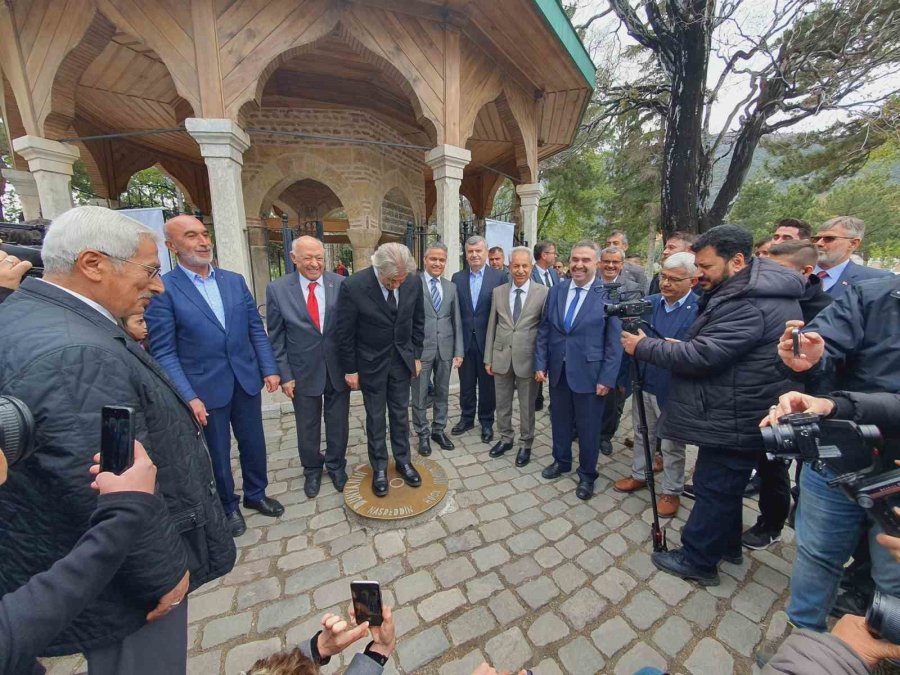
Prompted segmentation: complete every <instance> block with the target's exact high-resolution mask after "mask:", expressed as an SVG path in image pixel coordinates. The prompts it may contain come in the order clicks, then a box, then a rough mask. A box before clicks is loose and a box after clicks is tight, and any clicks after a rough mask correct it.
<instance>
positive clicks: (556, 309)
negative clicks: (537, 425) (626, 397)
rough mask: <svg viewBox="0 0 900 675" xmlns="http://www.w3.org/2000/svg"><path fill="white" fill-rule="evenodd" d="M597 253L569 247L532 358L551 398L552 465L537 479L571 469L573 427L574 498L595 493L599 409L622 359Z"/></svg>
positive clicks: (590, 245) (584, 244) (591, 247)
mask: <svg viewBox="0 0 900 675" xmlns="http://www.w3.org/2000/svg"><path fill="white" fill-rule="evenodd" d="M597 254H598V248H597V244H595V243H594V242H592V241H590V240H587V239H586V240H583V241H580V242H578V243H577V244H575V246H574V247H573V248H572V253H571V258H570V262H569V273H570V274H571V275H572V278H571V279H570V280H566V281H563V282H562V283H561V284H559V285H558V286H554V287H553V288H551V289H550V294H549V295H548V296H547V304H546V308H545V310H544V318H543V320H542V321H541V326H540V328H539V329H538V337H537V344H536V347H535V357H534V369H535V379H536V380H537V381H538V382H543V381H544V380H549V382H550V397H551V398H552V399H553V407H552V408H551V410H550V422H551V425H552V428H553V463H552V464H551V465H550V466H548V467H547V468H546V469H544V471H543V472H542V473H541V475H542V476H543V477H544V478H547V479H554V478H558V477H559V476H561V475H562V474H564V473H568V472H569V471H571V470H572V427H573V423H574V427H575V429H576V431H577V432H578V445H579V466H578V488H577V489H576V490H575V495H576V496H577V497H578V498H579V499H590V498H591V495H593V494H594V482H595V481H596V480H597V475H598V474H597V459H598V456H599V455H598V452H599V448H600V423H601V420H602V418H603V406H604V402H605V400H606V396H607V394H609V391H610V389H612V388H613V387H614V386H615V384H616V376H617V374H618V372H619V364H620V362H621V360H622V348H621V346H620V344H619V340H618V336H619V335H620V333H621V331H622V323H621V321H619V319H617V318H615V317H612V318H607V317H606V314H605V312H604V311H603V307H604V304H605V303H606V302H607V301H608V292H607V290H606V289H605V288H603V284H602V282H600V281H599V280H598V279H597V278H596V277H597Z"/></svg>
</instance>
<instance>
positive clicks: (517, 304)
mask: <svg viewBox="0 0 900 675" xmlns="http://www.w3.org/2000/svg"><path fill="white" fill-rule="evenodd" d="M521 313H522V289H521V288H517V289H516V299H515V300H514V301H513V323H518V322H519V315H520V314H521Z"/></svg>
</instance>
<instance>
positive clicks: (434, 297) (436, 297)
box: [431, 277, 441, 314]
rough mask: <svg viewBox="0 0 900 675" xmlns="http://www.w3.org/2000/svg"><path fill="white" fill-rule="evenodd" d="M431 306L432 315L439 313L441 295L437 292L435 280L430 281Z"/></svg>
mask: <svg viewBox="0 0 900 675" xmlns="http://www.w3.org/2000/svg"><path fill="white" fill-rule="evenodd" d="M431 305H432V306H433V307H434V313H435V314H437V313H438V312H440V311H441V294H440V291H438V286H437V279H435V278H433V277H432V279H431Z"/></svg>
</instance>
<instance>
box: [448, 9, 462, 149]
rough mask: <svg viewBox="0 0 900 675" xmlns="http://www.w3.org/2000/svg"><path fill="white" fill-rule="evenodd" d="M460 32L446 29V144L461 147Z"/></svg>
mask: <svg viewBox="0 0 900 675" xmlns="http://www.w3.org/2000/svg"><path fill="white" fill-rule="evenodd" d="M459 37H460V36H459V31H458V30H457V29H456V28H455V27H453V26H445V27H444V142H445V143H447V144H449V145H455V146H457V147H458V146H459V145H460V143H461V138H460V133H459V128H460V124H459V113H460V106H459V98H460V87H459V71H460V67H459V62H460V51H459V50H460V47H459Z"/></svg>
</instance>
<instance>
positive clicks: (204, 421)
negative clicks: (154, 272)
mask: <svg viewBox="0 0 900 675" xmlns="http://www.w3.org/2000/svg"><path fill="white" fill-rule="evenodd" d="M166 246H167V247H168V248H169V250H171V251H173V252H174V253H175V254H177V255H178V266H177V267H176V268H175V269H173V270H172V271H171V272H169V273H168V274H165V275H164V276H163V283H164V284H165V287H166V292H165V293H163V294H162V295H159V296H157V297H155V298H154V299H153V301H152V302H151V303H150V305H149V306H148V307H147V310H146V312H145V314H144V318H145V319H146V321H147V328H148V329H149V331H150V352H151V354H152V355H153V357H154V358H155V359H156V360H157V361H158V362H159V364H160V365H161V366H162V367H163V369H164V370H165V371H166V372H167V373H168V375H169V377H170V378H171V379H172V381H173V382H174V383H175V386H176V387H178V391H179V392H180V393H181V395H182V396H184V399H185V400H186V401H187V402H188V403H190V406H191V409H192V410H193V411H194V416H195V417H196V418H197V422H199V423H200V424H201V425H202V426H203V432H204V434H205V435H206V442H207V444H208V445H209V452H210V457H211V458H212V463H213V472H214V474H215V477H216V488H217V489H218V491H219V498H220V499H221V500H222V506H223V507H224V509H225V515H226V517H227V519H228V525H229V527H230V528H231V533H232V534H233V535H234V536H236V537H239V536H240V535H241V534H243V533H244V531H245V530H246V529H247V526H246V525H245V524H244V517H243V516H242V515H241V511H240V509H239V508H238V497H237V495H236V494H235V493H234V477H233V476H232V475H231V431H230V430H231V429H232V428H233V429H234V435H235V436H236V437H237V441H238V453H239V455H240V460H241V474H242V475H243V478H244V507H245V508H248V509H254V510H256V511H259V512H260V513H262V514H263V515H265V516H272V517H277V516H280V515H281V514H282V513H284V507H283V506H282V505H281V504H279V503H278V502H277V501H276V500H274V499H271V498H269V497H266V487H267V486H268V477H267V475H266V439H265V435H264V433H263V425H262V395H261V394H260V391H261V389H262V387H263V382H264V381H265V386H266V389H267V390H268V391H269V392H273V391H275V390H276V389H278V384H279V383H280V378H279V376H278V367H277V365H276V364H275V356H274V355H273V354H272V346H271V345H270V344H269V339H268V338H267V337H266V331H265V329H263V325H262V320H261V319H260V318H259V312H258V311H257V309H256V301H255V300H254V299H253V296H252V295H250V290H249V289H248V288H247V283H246V282H245V281H244V279H243V277H241V275H239V274H235V273H234V272H228V271H226V270H223V269H216V268H214V267H213V266H212V264H211V263H212V257H213V250H212V241H211V240H210V237H209V232H208V230H207V229H206V226H205V225H204V224H203V223H202V222H200V221H199V220H197V219H196V218H194V217H193V216H188V215H181V216H176V217H175V218H172V219H171V220H169V221H168V222H167V223H166Z"/></svg>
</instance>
